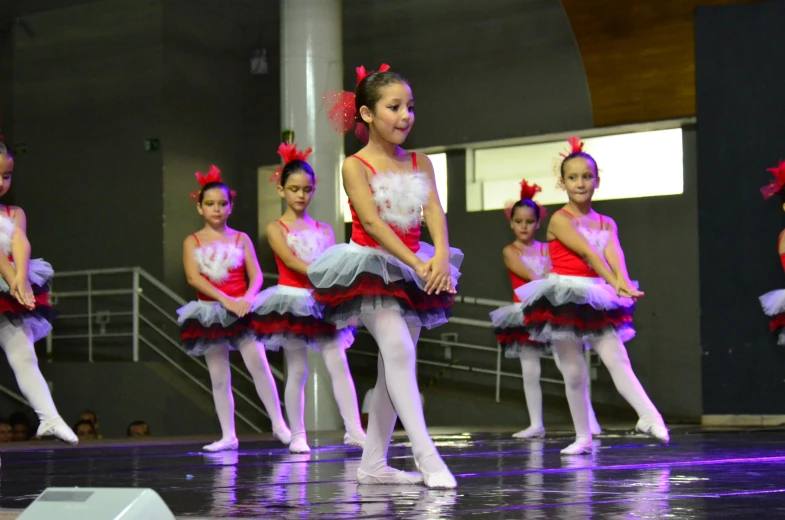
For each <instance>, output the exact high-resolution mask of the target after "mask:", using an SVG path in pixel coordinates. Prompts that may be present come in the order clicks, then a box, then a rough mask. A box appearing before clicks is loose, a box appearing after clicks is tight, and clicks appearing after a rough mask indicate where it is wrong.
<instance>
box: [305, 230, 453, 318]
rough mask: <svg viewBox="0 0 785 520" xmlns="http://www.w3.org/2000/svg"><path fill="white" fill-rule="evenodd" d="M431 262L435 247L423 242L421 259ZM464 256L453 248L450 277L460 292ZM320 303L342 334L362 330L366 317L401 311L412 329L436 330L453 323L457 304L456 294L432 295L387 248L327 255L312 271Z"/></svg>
mask: <svg viewBox="0 0 785 520" xmlns="http://www.w3.org/2000/svg"><path fill="white" fill-rule="evenodd" d="M415 254H416V255H417V256H418V257H419V258H420V260H422V261H423V262H427V261H429V260H430V259H432V258H433V256H434V254H435V249H434V247H433V246H432V245H430V244H426V243H424V242H420V249H419V251H417V252H416V253H415ZM462 262H463V253H462V252H461V251H460V250H458V249H455V248H450V275H451V279H452V283H453V286H457V281H458V278H459V277H460V276H461V273H460V271H459V269H460V266H461V263H462ZM308 278H309V279H310V281H311V283H312V284H313V286H314V298H315V299H316V301H317V302H318V303H319V304H320V305H321V306H322V312H323V315H324V319H326V320H327V321H328V322H330V323H333V324H335V325H336V327H338V328H339V329H344V328H347V327H359V326H361V324H360V315H361V314H363V313H367V312H373V311H375V310H377V309H395V310H397V311H399V312H400V313H401V315H402V316H403V318H404V319H405V320H406V323H407V324H408V325H409V326H412V327H425V328H427V329H431V328H433V327H437V326H439V325H443V324H445V323H447V319H448V318H449V316H450V308H451V307H452V306H453V303H454V302H455V297H454V295H452V294H448V293H445V292H442V293H441V294H435V293H434V294H430V295H429V294H426V293H425V291H423V289H424V287H425V282H424V281H423V280H421V279H420V278H419V277H418V276H417V274H416V273H415V272H414V270H413V269H412V268H411V267H409V266H408V265H406V264H404V263H403V262H401V261H400V260H398V259H397V258H395V257H394V256H393V255H391V254H390V253H388V252H387V251H385V250H384V249H382V248H377V247H369V246H361V245H359V244H357V243H355V242H350V243H348V244H338V245H335V246H332V247H331V248H329V249H327V250H326V251H325V252H324V253H323V254H322V255H321V256H320V257H319V258H318V259H317V260H316V261H314V262H313V263H312V264H311V265H310V266H309V267H308Z"/></svg>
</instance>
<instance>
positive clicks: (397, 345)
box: [359, 309, 446, 475]
mask: <svg viewBox="0 0 785 520" xmlns="http://www.w3.org/2000/svg"><path fill="white" fill-rule="evenodd" d="M360 320H361V321H362V323H363V325H365V328H366V329H368V332H370V333H371V336H373V339H374V340H376V343H377V344H378V345H379V354H380V355H379V361H378V371H379V372H378V376H377V379H376V387H375V388H374V390H373V396H372V397H371V403H370V412H369V414H368V432H367V435H368V437H367V438H366V440H365V448H364V449H363V455H362V460H361V462H360V468H359V469H360V470H362V471H363V472H365V473H367V474H370V475H377V474H381V473H383V472H384V469H385V468H386V467H387V450H388V448H389V447H390V440H391V439H392V434H393V428H394V427H395V420H396V412H397V414H398V415H400V417H401V423H402V424H403V427H404V429H405V430H406V434H407V435H408V436H409V440H410V441H411V443H412V452H413V453H414V457H415V458H416V459H417V460H418V461H419V463H420V469H421V470H422V471H424V472H426V473H436V472H439V471H441V470H443V469H445V468H446V466H445V464H444V461H442V459H441V457H440V456H439V455H438V453H437V451H436V446H434V444H433V441H432V440H431V437H430V435H428V430H427V428H426V426H425V417H424V416H423V410H422V401H420V391H419V389H418V387H417V373H416V363H417V358H416V353H415V345H416V343H417V340H418V339H419V336H420V328H419V327H416V328H414V327H408V326H407V325H406V322H405V321H404V319H403V317H402V316H401V314H400V312H399V311H397V310H392V309H390V310H386V309H380V310H378V311H375V312H373V313H366V314H362V315H361V316H360Z"/></svg>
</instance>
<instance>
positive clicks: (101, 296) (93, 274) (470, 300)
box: [0, 267, 598, 431]
mask: <svg viewBox="0 0 785 520" xmlns="http://www.w3.org/2000/svg"><path fill="white" fill-rule="evenodd" d="M128 275H130V276H131V280H130V281H127V280H126V281H125V287H122V286H121V287H116V286H111V287H105V286H104V285H105V284H101V283H97V282H98V281H100V280H101V279H105V278H111V277H117V276H126V277H127V276H128ZM264 278H265V280H276V279H277V278H278V276H277V275H276V274H274V273H264ZM78 279H82V280H83V281H84V287H82V288H77V289H71V290H60V287H61V286H62V285H66V283H65V282H66V281H69V280H70V281H75V280H78ZM129 282H130V283H129ZM115 285H116V284H115ZM148 285H149V287H150V289H151V290H150V291H147V290H145V287H144V286H148ZM152 289H154V290H155V291H156V292H157V293H158V294H159V295H160V296H161V298H160V299H156V298H154V297H153V295H152V292H153V291H152ZM118 299H119V300H118ZM128 299H130V305H129V302H128V301H127V300H128ZM73 300H86V312H80V311H76V310H74V311H73V312H69V311H68V309H67V307H68V305H65V304H66V303H67V302H68V301H73ZM96 300H101V301H104V302H107V301H108V302H112V303H113V304H114V305H113V306H112V305H110V307H112V309H111V310H106V305H104V307H102V308H101V310H97V309H98V308H97V307H96ZM123 300H124V301H125V302H124V303H121V302H123ZM52 301H53V305H55V307H56V308H57V310H58V313H59V314H58V325H59V324H63V323H72V322H80V321H81V322H83V324H84V325H83V326H82V327H77V331H75V332H73V331H70V330H69V331H67V332H62V331H61V329H63V328H66V327H62V326H58V327H56V328H55V330H54V331H53V333H52V334H50V335H49V336H48V337H47V338H46V351H47V355H48V356H49V357H50V358H51V357H52V356H53V354H54V348H55V342H59V341H73V340H77V341H85V342H86V343H87V360H88V361H90V362H93V361H94V360H95V353H96V347H97V345H96V342H97V341H101V342H104V343H106V342H107V341H112V340H114V341H117V340H120V341H123V342H124V344H125V345H126V346H125V348H127V341H128V340H130V342H131V345H132V348H131V356H130V358H131V360H132V361H134V362H138V361H139V360H140V346H144V347H146V348H148V349H149V350H150V351H151V352H154V353H155V354H156V355H157V356H158V357H160V358H161V359H163V360H164V361H166V362H167V363H168V364H169V365H171V366H172V367H173V368H175V369H176V370H177V371H178V372H180V373H181V374H183V376H185V377H186V378H188V379H189V380H190V381H192V382H193V383H194V384H196V385H197V386H198V387H199V388H201V389H202V390H203V391H204V392H207V393H210V392H211V389H210V388H209V387H208V386H207V385H206V384H205V383H203V382H202V380H200V379H199V378H198V377H196V375H194V373H193V372H192V370H189V369H188V368H187V366H184V365H186V364H190V365H191V368H192V369H195V370H197V371H200V373H201V374H202V375H203V374H204V373H206V372H207V365H206V364H205V362H204V361H203V360H202V359H200V358H195V357H191V356H185V358H187V359H188V361H186V362H182V361H178V360H177V359H175V358H176V357H177V358H179V359H183V356H177V355H176V354H181V353H182V351H181V349H180V341H179V335H178V333H177V331H178V330H179V327H178V324H177V320H176V318H175V313H174V310H175V309H176V308H178V307H180V306H183V305H185V304H186V301H185V300H184V299H183V298H182V297H180V296H179V295H178V294H177V293H175V292H174V291H172V290H171V289H169V288H168V287H166V285H164V284H163V283H162V282H160V281H159V280H158V279H156V278H155V277H153V276H152V275H150V274H149V273H148V272H146V271H145V270H144V269H142V268H139V267H124V268H114V269H90V270H81V271H64V272H57V273H55V278H54V282H53V287H52ZM456 303H458V304H464V305H470V306H479V307H485V308H489V309H490V308H498V307H502V306H504V305H509V304H510V303H511V302H506V301H500V300H493V299H488V298H475V297H469V296H457V297H456ZM167 306H169V307H170V308H169V309H167ZM61 307H65V308H64V309H61ZM483 314H484V313H483ZM118 319H120V320H123V319H126V321H125V324H126V326H125V327H120V328H119V330H110V327H109V325H110V323H112V322H113V320H118ZM449 322H450V324H453V325H458V326H467V327H471V328H475V329H481V330H486V331H487V337H488V342H487V343H485V344H478V343H470V342H465V341H457V339H456V340H454V341H453V340H447V339H435V338H429V337H421V338H420V340H419V343H421V344H431V345H436V346H440V347H442V348H443V349H449V351H450V352H451V351H452V349H464V350H467V351H476V352H487V353H489V354H493V355H494V357H495V367H494V368H488V365H487V364H486V365H485V366H479V365H477V364H474V365H472V364H457V363H447V362H442V361H436V360H433V359H422V358H418V360H417V362H418V364H420V365H428V366H433V367H440V368H443V369H446V370H454V371H462V372H471V373H476V374H485V375H489V376H492V377H493V378H494V386H495V398H496V401H497V402H499V401H500V400H501V388H502V379H503V378H514V379H521V378H522V375H521V372H519V371H516V372H507V371H504V370H503V369H502V359H503V356H504V352H503V350H502V348H501V346H500V345H499V344H498V343H496V342H495V339H494V336H493V325H492V323H491V322H490V320H480V319H472V318H466V317H458V316H453V317H451V318H450V320H449ZM142 327H144V329H145V331H146V332H147V331H149V334H147V333H146V332H145V333H143V332H142V330H141V329H142ZM167 327H168V329H169V330H167ZM96 329H97V330H96ZM449 335H450V334H449V333H448V334H442V337H443V338H444V337H445V336H449ZM103 348H106V347H105V345H104V347H103ZM348 353H350V354H352V355H355V356H376V355H377V352H376V350H375V349H374V350H373V351H369V350H365V349H361V348H357V347H353V348H351V349H349V350H348ZM543 358H544V359H548V360H551V361H553V357H552V356H550V355H546V356H543ZM586 360H587V364H588V365H589V366H590V367H592V371H591V377H590V378H589V391H590V392H591V381H592V380H593V379H595V378H596V370H595V369H594V368H595V367H596V365H597V364H598V360H597V359H595V358H594V357H593V356H592V355H591V353H590V352H589V351H587V352H586ZM231 366H232V373H233V375H234V374H236V375H238V376H240V377H241V378H243V379H245V380H246V381H248V382H250V383H253V379H252V378H251V377H250V376H249V375H248V374H247V373H246V371H244V370H240V369H239V368H238V367H236V366H234V364H232V365H231ZM270 369H271V371H272V372H273V375H274V376H275V378H276V379H278V380H279V381H284V374H283V373H282V372H281V370H279V369H278V368H277V367H274V366H270ZM541 382H543V383H546V384H553V385H560V386H563V385H564V381H563V380H562V379H557V378H549V377H543V378H542V379H541ZM233 390H234V392H235V395H236V396H237V397H238V398H239V399H240V400H242V401H243V402H245V403H247V404H248V405H249V406H250V407H252V408H253V409H254V410H256V411H257V412H259V413H261V414H262V415H264V416H267V417H268V418H269V415H268V414H267V412H266V410H265V409H264V408H263V407H261V406H259V405H258V404H257V400H256V399H255V396H253V398H251V397H249V396H248V395H246V394H245V393H244V392H242V391H240V390H238V389H237V388H236V387H235V386H234V385H233ZM0 391H1V390H0ZM236 414H237V417H238V419H240V420H241V421H243V422H244V423H245V424H247V425H248V426H249V427H251V428H252V429H254V430H255V431H260V430H259V428H258V426H257V425H255V424H253V422H252V421H251V420H250V419H249V418H248V417H246V416H244V415H243V414H242V413H240V412H236Z"/></svg>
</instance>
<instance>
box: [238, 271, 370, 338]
mask: <svg viewBox="0 0 785 520" xmlns="http://www.w3.org/2000/svg"><path fill="white" fill-rule="evenodd" d="M311 293H312V290H311V289H304V288H300V287H290V286H287V285H276V286H274V287H270V288H269V289H265V290H264V291H262V292H261V293H259V296H260V297H262V304H261V305H260V306H259V307H258V308H257V309H256V310H255V311H254V312H253V316H252V317H251V318H252V319H251V325H252V328H253V332H254V335H255V336H256V338H257V339H258V340H259V341H261V342H263V343H264V346H265V347H266V348H267V350H278V349H280V348H281V347H284V348H291V349H296V348H303V347H308V348H312V349H316V350H321V349H322V348H324V347H326V346H330V345H335V346H338V347H339V348H344V349H345V348H349V347H350V346H351V345H352V343H353V342H354V333H355V332H356V331H355V329H353V328H346V329H342V330H340V331H339V330H337V329H336V327H335V325H333V324H332V323H329V322H327V321H325V320H324V319H323V317H322V309H321V306H320V305H319V304H318V303H316V300H315V299H314V298H313V295H312V294H311Z"/></svg>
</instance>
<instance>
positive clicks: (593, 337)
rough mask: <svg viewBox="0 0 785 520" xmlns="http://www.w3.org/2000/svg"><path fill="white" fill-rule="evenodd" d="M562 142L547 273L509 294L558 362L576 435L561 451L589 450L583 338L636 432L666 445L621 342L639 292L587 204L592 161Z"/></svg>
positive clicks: (607, 225) (593, 183)
mask: <svg viewBox="0 0 785 520" xmlns="http://www.w3.org/2000/svg"><path fill="white" fill-rule="evenodd" d="M569 142H570V146H571V148H570V150H569V153H568V154H566V156H565V157H564V160H563V161H562V163H561V168H560V170H561V182H562V183H563V186H564V188H565V190H566V191H567V196H568V198H569V202H568V203H567V205H566V206H564V207H563V208H562V209H560V210H559V211H557V212H556V213H555V214H554V215H553V217H551V220H550V223H549V225H548V235H547V237H548V239H549V242H550V247H549V250H550V255H551V263H552V265H553V267H552V268H551V273H550V274H549V275H548V277H547V278H546V279H544V280H535V281H532V282H530V283H527V284H526V285H523V286H521V287H519V288H518V289H517V290H516V291H515V292H516V294H517V295H518V297H519V298H520V299H521V301H522V302H523V313H524V324H525V325H526V329H527V331H528V332H529V334H530V335H531V336H532V338H533V339H535V340H536V341H541V342H544V343H546V342H549V343H551V344H553V347H554V349H555V350H556V353H557V355H558V356H559V358H560V360H561V370H562V374H563V375H564V380H565V384H566V391H567V400H568V402H569V405H570V412H571V414H572V419H573V422H574V423H575V433H576V435H577V437H576V440H575V442H574V443H573V444H571V445H570V446H568V447H567V448H565V449H564V450H562V453H563V454H565V455H579V454H583V453H589V452H590V451H591V449H592V436H591V432H590V430H589V400H588V395H587V392H586V389H587V381H588V370H587V367H586V361H585V359H584V356H583V343H584V342H587V343H588V344H589V345H590V346H591V347H592V348H593V349H594V350H596V351H597V354H599V356H600V358H601V359H602V361H603V363H604V364H605V366H607V367H608V370H609V371H610V373H611V377H612V378H613V383H614V385H615V386H616V389H617V390H618V391H619V393H620V394H621V395H622V397H624V398H625V399H626V400H627V402H628V403H630V405H632V407H633V408H634V409H635V411H636V412H637V413H638V416H639V420H638V423H637V425H636V429H638V430H639V431H641V432H643V433H647V434H650V435H653V436H654V437H656V438H657V439H659V440H661V441H663V442H668V440H669V436H668V429H667V428H666V427H665V423H664V422H663V420H662V417H661V416H660V413H659V412H658V411H657V408H655V407H654V404H652V402H651V401H650V400H649V397H648V396H647V395H646V392H645V391H644V390H643V387H642V386H641V384H640V382H639V381H638V378H637V377H636V376H635V373H634V372H633V371H632V366H631V365H630V360H629V357H628V356H627V351H626V349H625V348H624V343H623V342H625V341H627V340H629V339H631V338H632V337H633V336H634V335H635V330H634V329H633V327H632V314H633V311H634V308H635V304H634V299H636V298H639V297H641V296H643V293H642V292H640V291H639V290H638V289H637V288H636V287H635V284H633V282H632V281H630V278H629V275H628V274H627V266H626V263H625V261H624V253H623V252H622V249H621V246H620V245H619V238H618V235H617V228H616V223H615V222H614V221H613V220H612V219H610V218H608V217H605V216H602V215H600V214H598V213H597V212H596V211H594V210H592V209H591V199H592V196H593V195H594V190H595V189H596V188H597V186H598V185H599V175H598V173H597V172H598V170H597V163H596V161H595V160H594V158H593V157H592V156H591V155H589V154H588V153H586V152H584V151H583V143H582V142H581V141H580V139H578V138H575V137H573V138H571V139H570V140H569Z"/></svg>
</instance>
